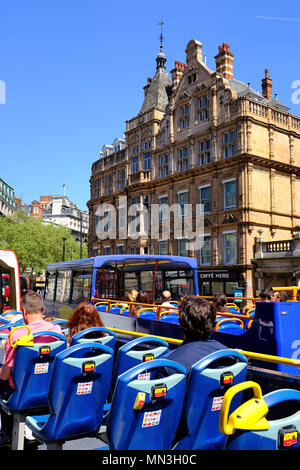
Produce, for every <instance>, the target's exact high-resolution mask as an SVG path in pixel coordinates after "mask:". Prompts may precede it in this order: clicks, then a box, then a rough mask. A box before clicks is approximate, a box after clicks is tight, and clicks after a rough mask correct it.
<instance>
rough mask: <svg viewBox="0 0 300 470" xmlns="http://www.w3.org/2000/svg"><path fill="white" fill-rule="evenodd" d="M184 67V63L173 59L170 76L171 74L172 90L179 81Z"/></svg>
mask: <svg viewBox="0 0 300 470" xmlns="http://www.w3.org/2000/svg"><path fill="white" fill-rule="evenodd" d="M185 69H186V65H185V64H184V63H183V62H179V61H178V60H175V68H174V69H173V70H171V76H172V91H174V90H175V89H176V88H177V87H178V85H179V82H180V79H181V77H182V75H183V73H184V71H185Z"/></svg>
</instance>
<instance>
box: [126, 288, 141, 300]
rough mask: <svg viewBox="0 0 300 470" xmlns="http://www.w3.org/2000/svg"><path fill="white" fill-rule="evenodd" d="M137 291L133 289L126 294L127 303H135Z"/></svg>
mask: <svg viewBox="0 0 300 470" xmlns="http://www.w3.org/2000/svg"><path fill="white" fill-rule="evenodd" d="M138 293H139V292H138V291H137V290H135V289H131V290H130V291H129V292H128V294H127V298H128V300H129V302H135V301H136V298H137V296H138Z"/></svg>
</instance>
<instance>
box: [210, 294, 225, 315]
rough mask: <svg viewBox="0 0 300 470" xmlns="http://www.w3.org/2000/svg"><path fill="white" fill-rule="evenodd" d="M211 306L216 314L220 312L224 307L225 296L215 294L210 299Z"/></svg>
mask: <svg viewBox="0 0 300 470" xmlns="http://www.w3.org/2000/svg"><path fill="white" fill-rule="evenodd" d="M212 304H213V305H214V307H215V308H216V310H217V311H218V312H222V310H223V309H224V308H225V307H226V304H227V298H226V295H225V294H215V295H214V296H213V298H212Z"/></svg>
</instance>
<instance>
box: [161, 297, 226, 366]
mask: <svg viewBox="0 0 300 470" xmlns="http://www.w3.org/2000/svg"><path fill="white" fill-rule="evenodd" d="M178 318H179V324H180V326H181V329H182V332H183V338H184V340H183V343H182V344H181V345H180V346H178V347H177V348H176V349H175V350H173V351H171V352H170V353H168V354H167V355H166V356H165V359H169V360H171V361H175V362H178V363H179V364H182V365H183V366H184V367H185V368H186V369H187V371H188V373H189V372H190V369H191V367H192V365H193V364H195V363H196V362H198V361H200V359H202V358H203V357H205V356H207V355H208V354H211V353H212V352H214V351H218V350H220V349H227V346H224V345H223V344H221V343H219V342H218V341H216V340H214V339H211V336H212V334H213V331H214V325H215V320H216V310H215V308H214V306H213V305H212V304H210V303H209V302H208V301H207V300H204V299H201V298H200V297H196V296H187V297H184V299H183V300H182V302H181V303H180V305H179V315H178Z"/></svg>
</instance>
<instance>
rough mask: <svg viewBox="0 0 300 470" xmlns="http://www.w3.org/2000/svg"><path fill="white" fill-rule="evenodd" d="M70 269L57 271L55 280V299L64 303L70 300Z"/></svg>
mask: <svg viewBox="0 0 300 470" xmlns="http://www.w3.org/2000/svg"><path fill="white" fill-rule="evenodd" d="M70 289H71V271H70V270H69V271H58V273H57V282H56V301H57V302H60V303H66V302H69V300H70Z"/></svg>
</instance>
